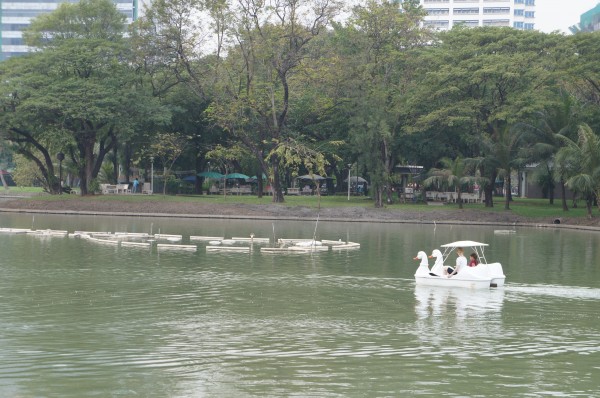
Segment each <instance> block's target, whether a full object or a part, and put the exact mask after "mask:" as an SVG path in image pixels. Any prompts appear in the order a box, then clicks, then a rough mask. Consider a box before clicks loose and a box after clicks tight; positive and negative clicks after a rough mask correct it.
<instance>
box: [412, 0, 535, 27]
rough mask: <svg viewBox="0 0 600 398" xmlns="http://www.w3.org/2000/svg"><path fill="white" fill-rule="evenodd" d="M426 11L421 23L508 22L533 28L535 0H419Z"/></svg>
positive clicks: (472, 24)
mask: <svg viewBox="0 0 600 398" xmlns="http://www.w3.org/2000/svg"><path fill="white" fill-rule="evenodd" d="M420 1H421V5H422V6H423V8H425V10H426V11H427V16H426V17H425V26H428V27H430V28H435V29H442V30H446V29H452V27H453V26H457V25H464V26H467V27H477V26H510V27H513V28H516V29H524V30H531V29H534V26H535V24H534V20H535V0H420Z"/></svg>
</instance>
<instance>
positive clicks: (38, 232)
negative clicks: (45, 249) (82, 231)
mask: <svg viewBox="0 0 600 398" xmlns="http://www.w3.org/2000/svg"><path fill="white" fill-rule="evenodd" d="M27 234H28V235H38V236H67V235H68V234H69V231H61V230H56V229H36V230H35V231H31V230H30V231H27Z"/></svg>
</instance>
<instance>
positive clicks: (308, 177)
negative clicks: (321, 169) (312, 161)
mask: <svg viewBox="0 0 600 398" xmlns="http://www.w3.org/2000/svg"><path fill="white" fill-rule="evenodd" d="M297 178H298V179H299V180H314V181H321V180H326V179H327V178H325V177H321V176H320V175H318V174H306V175H303V176H300V177H297Z"/></svg>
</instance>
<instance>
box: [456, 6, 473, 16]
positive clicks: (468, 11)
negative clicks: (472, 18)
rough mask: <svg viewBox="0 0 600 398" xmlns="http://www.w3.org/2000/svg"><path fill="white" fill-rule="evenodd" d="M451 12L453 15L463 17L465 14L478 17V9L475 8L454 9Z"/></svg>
mask: <svg viewBox="0 0 600 398" xmlns="http://www.w3.org/2000/svg"><path fill="white" fill-rule="evenodd" d="M453 12H454V15H465V14H469V15H473V14H475V15H479V7H476V8H455V9H454V11H453Z"/></svg>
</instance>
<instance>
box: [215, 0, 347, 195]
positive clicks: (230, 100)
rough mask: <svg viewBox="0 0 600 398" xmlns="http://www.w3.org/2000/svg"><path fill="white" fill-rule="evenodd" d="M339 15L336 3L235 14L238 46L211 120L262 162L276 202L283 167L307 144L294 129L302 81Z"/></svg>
mask: <svg viewBox="0 0 600 398" xmlns="http://www.w3.org/2000/svg"><path fill="white" fill-rule="evenodd" d="M339 11H340V6H339V4H338V2H337V1H334V0H312V1H307V2H301V1H298V0H284V1H278V2H272V3H270V4H267V3H263V2H260V1H254V0H246V1H241V2H239V6H238V8H237V9H235V10H234V11H233V12H232V13H233V15H234V16H235V24H234V25H232V30H231V38H232V39H233V40H234V42H235V46H233V47H231V48H230V49H229V52H228V56H227V59H226V60H224V62H223V64H222V67H223V70H222V73H221V79H220V80H219V84H218V85H217V88H218V92H219V95H218V96H216V97H215V99H214V103H213V105H212V106H211V108H210V114H211V117H212V118H213V120H215V122H216V123H218V124H219V125H220V126H221V127H222V128H224V129H225V130H226V131H227V132H228V133H229V134H230V135H231V136H232V137H233V138H234V139H235V140H236V141H239V142H240V143H241V144H242V145H244V146H245V147H246V148H247V149H248V150H249V151H250V152H251V153H252V154H254V155H255V156H256V158H257V161H258V162H259V163H260V164H261V167H262V169H263V170H264V171H265V172H266V174H268V175H269V178H270V179H271V183H272V187H273V201H274V202H282V201H283V200H284V198H283V191H282V188H283V184H282V176H283V175H284V174H285V170H283V169H284V167H283V166H284V164H285V163H286V162H287V161H288V160H289V159H283V158H282V156H284V155H285V154H289V153H291V152H290V151H293V150H294V148H296V147H297V145H298V144H302V141H300V140H298V139H296V138H298V137H297V132H296V131H293V130H292V129H291V128H290V125H289V123H288V117H289V115H290V110H291V108H293V106H294V100H295V99H296V98H297V97H296V96H295V93H296V92H298V91H301V90H302V85H301V84H300V79H298V78H297V77H298V75H299V74H301V73H302V72H303V71H304V70H306V69H305V64H306V63H307V62H308V60H309V53H310V47H311V45H312V43H313V41H314V39H315V38H317V37H318V36H319V35H321V34H324V33H325V32H326V27H327V26H328V25H329V23H330V21H331V19H332V18H333V17H334V16H335V15H337V13H338V12H339ZM304 78H306V75H305V76H304ZM302 81H303V82H306V79H302Z"/></svg>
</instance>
